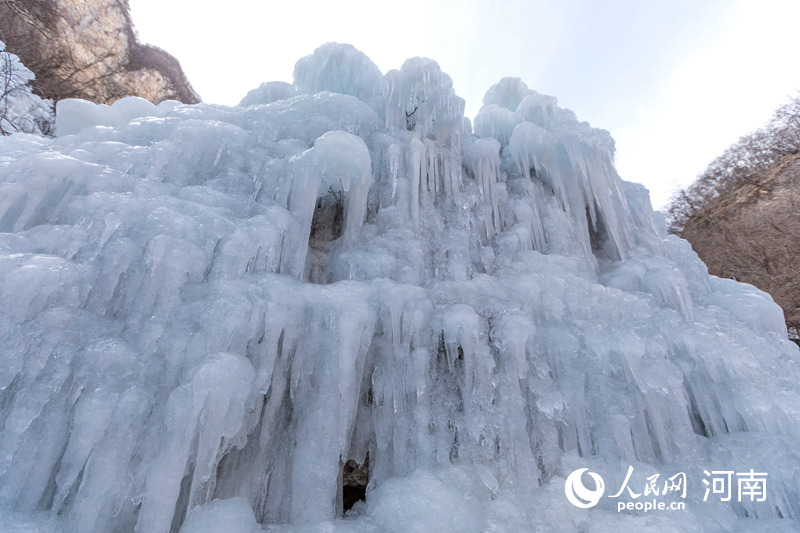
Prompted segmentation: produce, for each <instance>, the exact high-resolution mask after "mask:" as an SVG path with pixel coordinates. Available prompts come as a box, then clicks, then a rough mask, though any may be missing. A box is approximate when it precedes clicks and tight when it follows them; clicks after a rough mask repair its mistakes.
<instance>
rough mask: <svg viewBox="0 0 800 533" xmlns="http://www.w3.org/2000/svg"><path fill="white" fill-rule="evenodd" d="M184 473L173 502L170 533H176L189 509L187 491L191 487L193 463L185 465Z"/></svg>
mask: <svg viewBox="0 0 800 533" xmlns="http://www.w3.org/2000/svg"><path fill="white" fill-rule="evenodd" d="M186 470H187V471H186V474H185V475H184V476H183V479H181V488H180V493H179V496H178V501H176V502H175V514H174V515H172V523H171V524H170V527H169V531H170V533H177V531H178V530H179V529H180V527H181V524H182V523H183V520H184V519H185V518H186V513H187V512H188V510H189V493H190V491H191V487H192V476H193V473H194V464H189V465H187V469H186Z"/></svg>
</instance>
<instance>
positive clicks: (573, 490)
mask: <svg viewBox="0 0 800 533" xmlns="http://www.w3.org/2000/svg"><path fill="white" fill-rule="evenodd" d="M588 470H589V469H588V468H579V469H577V470H575V471H574V472H572V473H571V474H570V475H569V476H567V482H566V483H564V493H565V494H566V495H567V499H568V500H569V503H571V504H572V505H574V506H575V507H580V508H581V509H588V508H590V507H594V506H595V505H597V502H599V501H600V498H602V497H603V493H604V492H605V490H606V484H605V483H604V482H603V478H601V477H600V475H599V474H595V473H594V472H589V476H591V478H592V479H593V480H594V485H595V490H589V489H587V488H586V486H585V485H584V484H583V481H582V480H581V476H582V475H583V473H584V472H587V471H588Z"/></svg>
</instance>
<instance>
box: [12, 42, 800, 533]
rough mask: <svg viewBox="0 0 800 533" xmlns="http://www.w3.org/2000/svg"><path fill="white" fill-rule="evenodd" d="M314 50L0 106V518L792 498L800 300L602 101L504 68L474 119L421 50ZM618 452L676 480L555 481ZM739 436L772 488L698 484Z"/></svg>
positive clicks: (154, 518)
mask: <svg viewBox="0 0 800 533" xmlns="http://www.w3.org/2000/svg"><path fill="white" fill-rule="evenodd" d="M295 75H296V79H295V84H294V87H289V86H288V85H286V84H280V83H273V84H265V85H263V86H262V87H261V88H259V89H258V90H256V91H253V92H251V93H250V94H249V95H248V97H247V98H245V100H244V101H243V102H242V105H241V106H239V107H235V108H229V107H223V106H215V105H205V104H201V105H194V106H185V105H172V104H166V105H162V106H159V107H155V106H151V105H145V104H144V103H142V102H141V101H139V100H123V101H121V102H119V103H118V104H115V105H114V106H112V107H110V108H106V107H99V106H93V105H91V104H88V103H86V102H74V101H72V102H69V101H67V102H62V103H61V104H60V107H59V115H58V124H57V128H58V132H59V137H58V138H56V139H53V140H49V139H44V138H40V137H33V136H29V135H24V134H18V135H14V136H11V137H6V138H0V232H2V233H0V280H1V281H0V350H1V352H0V353H2V357H3V359H2V366H0V510H2V512H0V527H8V528H10V527H12V526H13V527H16V528H18V529H20V530H23V531H24V530H28V529H29V530H40V529H48V528H49V529H51V530H66V531H80V532H84V531H86V532H88V531H108V532H115V531H120V532H122V531H137V532H140V533H145V532H167V531H179V530H180V531H182V532H183V533H191V532H199V531H221V530H224V531H231V532H240V531H241V532H245V531H247V532H252V531H255V530H258V529H260V528H263V529H266V530H267V531H286V532H300V531H362V532H378V531H392V532H409V531H439V532H444V531H454V532H455V531H458V532H471V531H474V532H479V531H534V530H536V531H558V532H562V531H564V532H569V531H576V532H577V531H593V532H601V531H621V530H630V531H633V530H637V531H639V530H652V531H736V530H740V531H751V530H757V529H758V528H760V530H763V531H767V530H769V531H792V530H796V529H797V527H798V522H800V458H799V457H798V454H797V449H798V444H800V370H798V364H800V354H799V353H798V349H797V347H796V346H795V345H793V344H792V343H791V342H789V341H788V340H787V337H786V331H785V327H784V325H783V320H782V315H781V312H780V309H779V308H778V307H777V306H776V305H775V304H774V303H773V302H772V301H771V299H770V298H769V297H768V296H767V295H766V294H764V293H761V292H759V291H758V290H756V289H755V288H753V287H751V286H747V285H743V284H740V283H737V282H734V281H730V280H722V279H716V278H713V277H709V276H708V274H707V271H706V269H705V267H704V265H703V264H702V263H701V262H700V260H699V259H698V258H697V256H696V255H695V254H694V253H693V252H692V250H691V248H690V246H689V244H688V243H687V242H685V241H681V240H679V239H677V238H676V237H674V236H667V235H666V234H665V233H663V232H662V231H661V230H660V228H659V224H658V222H657V220H655V219H654V215H653V212H652V209H651V207H650V204H649V200H648V196H647V192H646V191H645V190H644V189H643V188H642V187H640V186H637V185H633V184H629V183H624V182H623V181H621V180H620V178H619V177H618V176H617V174H616V171H615V169H614V164H613V152H614V146H613V141H612V140H611V137H610V136H609V134H608V133H607V132H605V131H602V130H597V129H593V128H591V127H589V125H588V124H586V123H581V122H578V121H577V119H576V118H575V116H574V115H573V114H572V113H571V112H569V111H567V110H564V109H560V108H559V107H558V106H557V105H556V101H555V99H554V98H552V97H548V96H543V95H540V94H537V93H535V92H534V91H532V90H529V89H528V88H527V87H526V86H525V85H524V84H523V83H522V82H521V81H520V80H517V79H503V80H501V81H500V82H499V83H498V84H497V85H495V86H493V87H492V88H491V89H490V90H489V92H488V93H487V96H486V99H485V100H484V104H485V105H484V107H483V109H482V110H481V112H480V113H479V115H478V116H477V117H476V118H475V121H474V122H475V133H473V132H472V127H471V125H470V123H469V121H467V120H465V119H464V117H463V109H464V102H463V100H461V99H460V98H459V97H458V96H456V94H455V92H454V90H453V87H452V82H451V80H450V78H449V77H448V76H447V75H446V74H445V73H443V72H442V71H441V70H440V68H439V67H438V65H437V64H436V63H435V62H434V61H431V60H429V59H420V58H416V59H411V60H409V61H407V62H406V63H405V64H404V65H403V67H402V68H401V69H400V70H399V71H391V72H389V73H387V74H386V75H385V76H384V75H381V73H380V71H378V69H377V68H376V67H375V65H373V64H372V63H371V62H370V61H369V60H368V59H367V58H366V56H364V55H363V54H362V53H360V52H358V51H357V50H355V49H354V48H353V47H350V46H347V45H336V44H328V45H324V46H323V47H321V48H320V49H318V50H317V51H316V52H315V53H314V54H313V55H312V56H309V57H307V58H304V59H301V60H300V61H299V62H298V64H297V68H296V70H295ZM348 461H353V462H354V463H356V464H362V465H365V464H367V463H368V471H369V485H368V486H367V489H366V500H365V501H364V502H361V503H357V504H356V505H355V506H354V507H353V508H352V509H351V510H350V511H349V512H348V513H347V515H346V516H342V503H341V502H342V497H343V496H342V492H343V486H342V485H343V477H342V476H343V474H342V472H343V465H345V463H347V462H348ZM349 464H353V463H349ZM629 466H630V467H633V468H634V474H633V477H632V478H631V485H630V487H631V488H633V489H635V490H636V491H637V492H641V487H642V486H643V484H644V483H645V479H646V478H647V477H651V476H653V475H655V474H659V475H661V476H662V477H661V478H660V479H662V480H664V479H666V478H667V477H668V476H671V475H673V474H675V473H676V472H684V473H685V474H686V478H687V481H686V485H685V488H686V489H687V490H686V497H685V504H686V509H685V510H680V511H673V512H668V511H663V512H655V511H654V512H651V513H645V512H643V511H641V510H633V511H627V510H626V511H624V512H618V510H617V506H616V501H615V500H613V499H610V498H608V497H603V498H602V499H601V500H600V502H599V503H598V505H597V506H596V507H593V508H591V509H580V508H578V507H574V506H573V505H572V504H570V503H569V502H568V500H567V499H566V497H565V479H566V477H567V476H568V475H569V474H570V472H572V471H574V470H576V469H578V468H590V469H591V470H592V471H593V472H596V473H598V475H602V476H603V477H604V478H605V482H606V486H607V487H608V489H609V490H608V492H609V494H610V492H611V490H612V489H613V490H616V488H617V487H620V486H621V485H622V483H623V478H624V477H625V474H626V471H627V470H628V467H629ZM751 469H752V470H754V471H755V472H765V473H768V486H767V491H766V492H767V494H766V496H767V497H766V499H765V501H750V500H748V499H743V500H742V501H737V498H736V497H734V498H732V499H731V500H730V501H720V500H721V499H720V498H719V495H717V494H714V498H709V499H708V501H704V488H705V487H704V485H703V483H702V481H703V479H704V474H703V472H704V471H706V470H707V471H735V472H747V471H749V470H751ZM630 498H632V496H630V497H628V500H626V501H633V500H630Z"/></svg>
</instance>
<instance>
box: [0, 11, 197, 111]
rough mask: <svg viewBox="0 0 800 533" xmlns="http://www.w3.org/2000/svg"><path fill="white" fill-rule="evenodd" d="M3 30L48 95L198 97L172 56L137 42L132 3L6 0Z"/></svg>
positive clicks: (104, 99)
mask: <svg viewBox="0 0 800 533" xmlns="http://www.w3.org/2000/svg"><path fill="white" fill-rule="evenodd" d="M0 32H2V36H3V38H4V40H5V42H6V44H7V46H8V49H9V50H10V51H12V52H13V53H15V54H17V55H18V56H19V57H20V58H21V59H22V61H23V63H25V65H27V66H28V68H30V69H31V70H32V71H33V72H34V73H35V74H36V87H37V90H38V91H39V92H40V93H41V94H42V95H43V96H46V97H47V98H52V99H53V100H61V99H63V98H83V99H86V100H91V101H93V102H97V103H104V104H108V103H111V102H113V101H114V100H117V99H119V98H122V97H124V96H140V97H142V98H145V99H147V100H150V101H151V102H153V103H158V102H161V101H163V100H169V99H172V100H179V101H181V102H184V103H197V102H198V101H199V100H200V98H199V97H198V95H197V93H195V92H194V90H193V89H192V87H191V85H190V84H189V82H188V81H187V80H186V76H185V75H184V73H183V70H182V69H181V66H180V64H179V63H178V61H177V60H176V59H175V58H174V57H172V56H170V55H169V54H167V53H166V52H164V51H163V50H160V49H158V48H154V47H151V46H145V45H142V44H139V43H138V42H137V40H136V35H135V33H134V29H133V24H132V22H131V17H130V12H129V9H128V1H127V0H7V1H5V2H0Z"/></svg>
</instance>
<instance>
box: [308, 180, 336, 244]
mask: <svg viewBox="0 0 800 533" xmlns="http://www.w3.org/2000/svg"><path fill="white" fill-rule="evenodd" d="M344 215H345V209H344V191H342V189H341V187H338V188H336V189H334V187H333V186H332V185H331V186H330V187H329V188H328V192H327V193H325V195H323V196H321V197H319V198H317V206H316V208H314V216H313V218H312V219H311V234H310V235H309V238H308V245H309V246H311V247H312V248H315V249H320V248H323V246H324V245H323V243H327V242H331V241H335V240H336V239H338V238H339V237H341V236H342V232H343V231H344Z"/></svg>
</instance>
